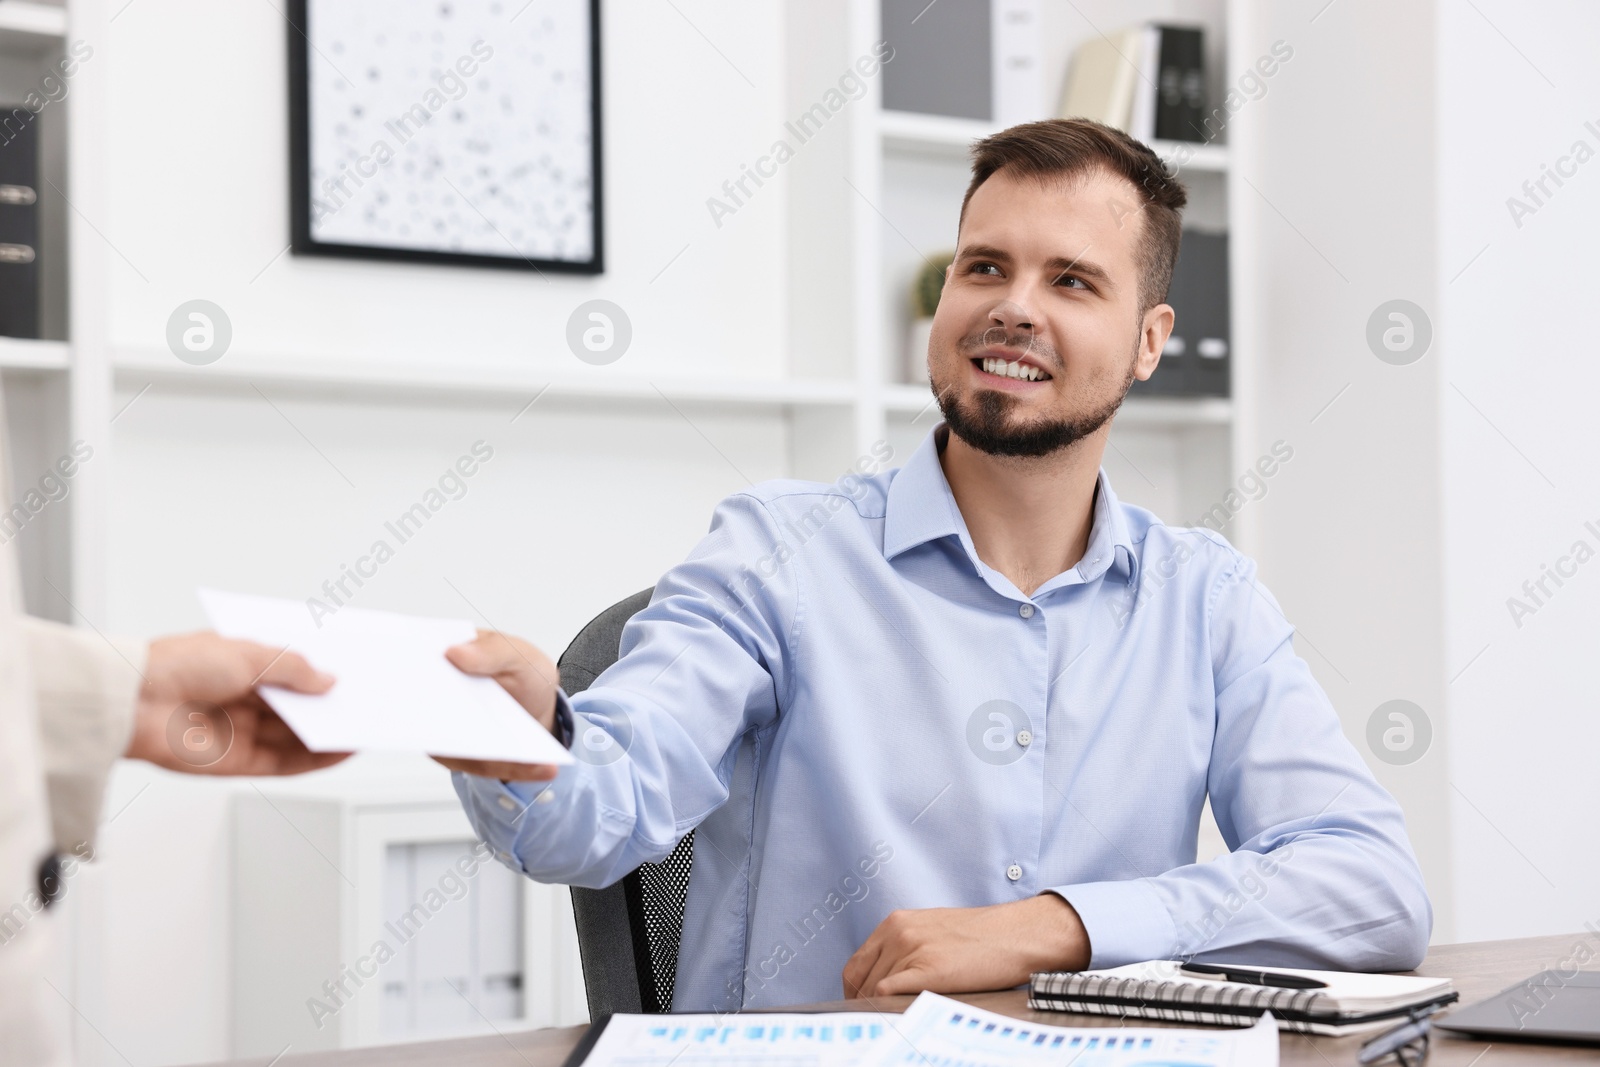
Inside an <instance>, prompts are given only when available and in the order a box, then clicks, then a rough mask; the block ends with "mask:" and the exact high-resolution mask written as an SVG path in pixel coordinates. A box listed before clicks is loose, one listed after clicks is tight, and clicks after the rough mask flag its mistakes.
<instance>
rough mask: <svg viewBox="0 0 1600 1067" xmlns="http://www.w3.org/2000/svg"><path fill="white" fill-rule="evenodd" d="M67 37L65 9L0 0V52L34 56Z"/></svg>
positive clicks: (55, 47) (52, 47)
mask: <svg viewBox="0 0 1600 1067" xmlns="http://www.w3.org/2000/svg"><path fill="white" fill-rule="evenodd" d="M66 36H67V9H66V8H64V7H56V6H54V5H52V4H33V3H26V2H24V0H0V53H7V52H9V53H11V54H13V55H16V54H21V55H36V54H38V53H40V52H45V51H51V50H53V49H57V48H60V47H61V44H62V42H63V41H64V40H66Z"/></svg>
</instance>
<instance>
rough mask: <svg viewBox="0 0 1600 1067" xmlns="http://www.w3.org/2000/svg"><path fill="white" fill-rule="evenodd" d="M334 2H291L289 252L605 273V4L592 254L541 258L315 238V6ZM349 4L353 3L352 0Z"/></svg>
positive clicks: (594, 130)
mask: <svg viewBox="0 0 1600 1067" xmlns="http://www.w3.org/2000/svg"><path fill="white" fill-rule="evenodd" d="M316 2H323V3H326V2H334V0H288V3H287V8H286V14H287V16H288V17H287V20H286V21H287V22H288V35H289V49H288V51H289V248H290V251H291V252H292V253H294V254H296V255H310V256H330V257H336V258H345V259H364V260H386V261H389V262H406V263H433V264H454V265H458V266H469V267H490V268H494V269H499V270H531V271H538V272H541V273H543V272H546V271H553V272H557V273H563V274H601V273H604V271H605V181H604V170H603V167H602V162H603V160H602V156H603V153H602V150H601V144H602V141H603V138H602V136H601V131H602V129H603V127H602V125H601V113H602V112H601V97H600V86H601V81H602V78H601V67H600V0H588V9H589V11H588V17H589V82H590V85H589V103H590V107H589V123H590V131H591V136H590V146H591V147H590V153H591V160H590V174H591V176H592V178H591V190H592V209H591V211H590V219H591V224H592V231H593V238H592V241H591V243H590V248H591V250H592V254H591V256H590V258H589V259H587V260H573V259H540V258H530V257H527V256H522V255H518V254H516V253H515V252H512V251H510V250H508V251H507V253H506V254H505V255H503V256H500V255H485V254H480V253H470V252H448V251H439V250H436V249H428V248H416V249H411V248H401V247H392V246H387V245H362V244H345V243H337V242H329V241H321V240H318V239H316V238H315V237H313V236H312V232H311V222H312V203H311V201H312V190H311V83H310V78H309V72H310V55H309V53H310V47H311V45H310V37H309V36H308V34H307V32H306V29H307V27H308V25H309V22H308V15H309V7H310V5H311V4H312V3H316ZM346 2H349V0H346Z"/></svg>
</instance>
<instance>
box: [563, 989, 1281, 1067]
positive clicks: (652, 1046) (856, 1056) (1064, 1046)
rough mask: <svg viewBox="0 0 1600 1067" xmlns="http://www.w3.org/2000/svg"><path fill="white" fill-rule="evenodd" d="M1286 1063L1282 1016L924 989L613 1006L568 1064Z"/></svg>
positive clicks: (1231, 1066)
mask: <svg viewBox="0 0 1600 1067" xmlns="http://www.w3.org/2000/svg"><path fill="white" fill-rule="evenodd" d="M1069 1061H1070V1062H1071V1063H1072V1065H1073V1067H1157V1065H1161V1067H1168V1065H1171V1064H1174V1063H1181V1064H1184V1065H1185V1067H1277V1063H1278V1030H1277V1027H1276V1025H1274V1023H1273V1020H1272V1016H1270V1015H1267V1016H1264V1017H1263V1018H1262V1019H1261V1020H1260V1021H1258V1022H1257V1023H1256V1024H1255V1025H1254V1026H1251V1027H1247V1028H1245V1029H1241V1030H1217V1029H1208V1030H1180V1029H1157V1028H1153V1027H1138V1028H1131V1027H1109V1026H1106V1027H1087V1028H1077V1027H1069V1026H1045V1025H1041V1024H1039V1023H1029V1022H1021V1021H1019V1020H1016V1019H1012V1018H1009V1017H1007V1016H1004V1015H996V1014H995V1013H994V1012H991V1011H984V1010H983V1009H981V1008H973V1007H969V1006H967V1005H965V1004H963V1003H961V1002H960V1001H957V1000H951V999H950V998H949V997H942V996H940V995H939V994H937V993H923V994H922V995H921V996H919V997H918V998H917V999H916V1000H915V1001H914V1002H913V1003H912V1005H911V1006H910V1007H909V1008H907V1009H906V1011H905V1014H903V1015H894V1014H888V1013H880V1012H829V1013H824V1014H816V1015H803V1014H795V1013H784V1014H779V1013H767V1012H759V1013H755V1012H752V1013H748V1014H736V1015H613V1016H611V1017H610V1018H609V1019H607V1020H605V1021H604V1022H601V1023H597V1024H595V1025H594V1026H593V1027H591V1028H590V1031H589V1033H588V1034H587V1035H586V1036H585V1038H584V1041H583V1043H582V1044H580V1045H579V1046H578V1048H577V1049H576V1050H575V1051H574V1052H573V1055H572V1057H571V1058H570V1059H569V1060H568V1061H567V1064H568V1067H577V1065H578V1064H580V1063H581V1064H584V1065H586V1067H668V1065H669V1064H671V1065H673V1067H757V1065H766V1064H782V1065H783V1067H901V1065H904V1067H957V1065H959V1067H1015V1065H1019V1064H1020V1065H1023V1067H1027V1065H1029V1064H1039V1065H1041V1067H1043V1065H1045V1064H1051V1065H1054V1067H1059V1065H1060V1064H1063V1063H1067V1062H1069Z"/></svg>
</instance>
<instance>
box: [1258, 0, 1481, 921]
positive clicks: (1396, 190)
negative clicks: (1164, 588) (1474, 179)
mask: <svg viewBox="0 0 1600 1067" xmlns="http://www.w3.org/2000/svg"><path fill="white" fill-rule="evenodd" d="M1325 3H1326V0H1305V2H1300V3H1293V4H1277V3H1262V4H1258V5H1255V6H1256V7H1257V8H1258V10H1259V11H1260V18H1261V22H1260V25H1259V26H1258V27H1257V30H1256V34H1257V39H1258V49H1259V52H1264V51H1265V50H1266V49H1267V48H1268V47H1269V46H1270V45H1271V43H1272V42H1274V41H1277V40H1282V41H1284V42H1285V43H1286V44H1288V45H1289V46H1290V47H1292V48H1293V50H1294V55H1293V58H1292V59H1290V60H1288V61H1287V62H1285V63H1284V64H1283V65H1282V67H1281V68H1280V69H1279V71H1278V72H1277V73H1276V74H1275V75H1274V76H1273V77H1272V78H1271V79H1270V80H1269V81H1268V82H1267V92H1266V95H1265V96H1264V97H1263V98H1261V99H1260V100H1257V101H1254V102H1251V103H1249V104H1247V105H1245V106H1246V107H1247V108H1249V109H1252V110H1251V113H1250V118H1251V119H1252V120H1253V121H1256V122H1257V123H1259V125H1258V130H1259V140H1260V154H1261V158H1260V159H1259V160H1257V161H1244V169H1243V170H1242V171H1241V173H1242V176H1243V178H1244V179H1245V180H1247V181H1249V182H1250V183H1251V185H1253V186H1254V187H1255V194H1254V195H1255V201H1256V211H1257V214H1258V218H1259V223H1258V228H1259V231H1260V234H1261V242H1262V247H1261V277H1262V279H1263V283H1264V291H1263V292H1262V294H1261V295H1260V297H1259V298H1258V299H1259V303H1260V306H1261V307H1262V314H1263V320H1264V321H1263V322H1262V324H1261V330H1262V332H1261V337H1260V340H1259V344H1260V347H1261V350H1262V358H1261V360H1260V361H1259V367H1258V374H1259V381H1258V389H1259V397H1258V404H1257V409H1256V411H1255V412H1254V417H1255V420H1256V424H1257V426H1258V433H1259V441H1258V444H1257V446H1256V447H1257V449H1259V450H1260V451H1265V450H1266V448H1267V447H1268V445H1270V443H1271V442H1273V441H1275V440H1279V439H1281V440H1283V441H1285V442H1286V443H1288V444H1289V445H1290V446H1291V447H1292V448H1293V449H1294V458H1293V460H1292V461H1291V462H1289V463H1288V464H1286V465H1285V466H1284V468H1283V469H1282V470H1281V471H1280V472H1279V474H1278V475H1277V476H1276V477H1275V478H1274V480H1273V482H1272V484H1271V487H1270V491H1269V493H1268V495H1267V496H1266V498H1265V499H1263V500H1262V501H1261V502H1260V504H1258V505H1254V506H1256V507H1259V509H1260V511H1259V523H1260V526H1259V529H1260V541H1261V544H1262V550H1261V551H1260V553H1259V556H1260V562H1261V575H1262V580H1263V581H1264V582H1265V584H1266V585H1267V587H1268V588H1270V589H1271V590H1272V591H1273V592H1274V594H1276V596H1277V597H1278V600H1279V602H1280V603H1281V604H1282V606H1283V609H1284V613H1285V615H1286V616H1287V617H1288V619H1289V620H1290V621H1291V622H1293V623H1294V624H1295V625H1296V627H1297V628H1298V631H1297V641H1296V645H1297V648H1298V650H1299V652H1300V654H1301V656H1303V657H1304V658H1305V659H1306V660H1307V662H1309V663H1310V665H1311V668H1312V670H1313V671H1314V672H1315V674H1316V676H1317V678H1318V680H1319V681H1320V682H1321V683H1322V685H1323V687H1324V688H1325V689H1326V690H1327V692H1328V695H1329V697H1330V698H1331V699H1332V700H1333V703H1334V706H1335V707H1337V708H1338V709H1339V713H1340V717H1341V718H1342V720H1343V722H1344V727H1345V733H1346V734H1347V735H1348V736H1349V737H1350V738H1351V740H1352V741H1354V742H1355V744H1356V745H1357V747H1358V749H1360V750H1361V751H1362V754H1363V755H1364V756H1366V757H1367V759H1368V763H1369V764H1370V765H1371V766H1372V767H1373V769H1374V771H1375V772H1376V773H1377V775H1378V777H1379V779H1380V780H1381V781H1382V782H1383V783H1384V785H1385V786H1387V787H1388V788H1389V789H1390V790H1391V791H1392V792H1394V793H1395V795H1396V796H1397V797H1398V798H1399V799H1400V801H1401V803H1402V804H1403V805H1404V807H1405V810H1406V816H1407V823H1408V827H1409V829H1410V832H1411V838H1412V841H1413V843H1414V844H1415V846H1416V849H1417V853H1418V856H1419V858H1420V860H1421V861H1422V865H1423V872H1424V874H1425V875H1426V877H1427V881H1428V888H1429V892H1430V895H1431V897H1432V899H1433V903H1434V909H1435V929H1434V937H1435V940H1436V941H1437V940H1444V941H1448V940H1450V939H1451V938H1452V934H1453V932H1454V926H1453V922H1452V897H1453V886H1452V884H1451V873H1452V868H1451V865H1450V842H1451V824H1450V805H1449V801H1448V792H1449V788H1448V785H1447V782H1446V777H1447V771H1446V764H1447V757H1446V751H1447V744H1448V735H1449V725H1450V723H1449V715H1448V711H1447V706H1446V692H1445V690H1446V679H1447V678H1448V676H1449V672H1448V671H1447V667H1448V660H1447V656H1446V654H1445V647H1444V639H1443V635H1442V627H1443V625H1444V607H1443V605H1442V603H1441V597H1440V589H1441V580H1442V570H1443V561H1442V559H1441V557H1440V551H1439V549H1440V543H1441V538H1442V537H1443V536H1444V533H1445V529H1444V524H1443V523H1442V521H1441V515H1440V507H1439V465H1440V454H1439V450H1440V444H1439V408H1440V402H1441V401H1440V397H1439V380H1438V379H1439V372H1438V366H1439V363H1438V360H1437V357H1436V356H1429V357H1427V358H1424V359H1423V360H1422V361H1420V362H1417V363H1414V364H1412V365H1410V366H1407V367H1397V366H1391V365H1389V364H1386V363H1383V362H1381V361H1379V360H1378V358H1377V357H1376V356H1374V355H1373V353H1372V352H1371V351H1370V350H1369V349H1368V347H1367V344H1366V339H1365V330H1366V323H1367V319H1368V317H1369V315H1370V314H1371V313H1372V311H1373V309H1374V308H1376V307H1377V306H1378V305H1379V304H1381V303H1383V302H1384V301H1387V300H1390V299H1394V298H1404V299H1409V300H1413V301H1415V302H1417V303H1419V304H1421V305H1423V306H1425V307H1429V308H1432V307H1434V306H1435V305H1436V297H1435V295H1434V294H1435V291H1436V289H1435V285H1436V264H1435V258H1436V255H1437V252H1436V246H1437V229H1436V226H1437V223H1436V219H1435V212H1434V207H1433V204H1434V181H1435V173H1436V150H1435V141H1434V138H1435V122H1436V116H1435V106H1434V100H1433V93H1432V89H1431V86H1432V84H1433V74H1432V72H1433V69H1434V63H1435V44H1434V26H1433V15H1432V5H1431V4H1423V3H1416V4H1387V3H1382V2H1380V0H1340V2H1339V3H1335V4H1333V5H1330V6H1327V7H1326V9H1324V5H1325ZM1319 12H1320V14H1319ZM1258 54H1259V53H1258ZM1249 58H1250V59H1253V58H1254V57H1253V56H1251V57H1249ZM1248 61H1249V59H1247V62H1248ZM1335 397H1338V399H1337V400H1335V399H1334V398H1335ZM1330 402H1332V406H1331V407H1330V406H1328V405H1329V404H1330ZM1394 699H1403V700H1409V701H1412V702H1414V703H1415V704H1417V705H1418V706H1420V707H1421V708H1422V709H1423V710H1424V713H1425V714H1426V715H1427V716H1428V717H1429V718H1430V720H1431V721H1432V724H1433V727H1434V738H1433V742H1432V745H1431V747H1430V749H1429V751H1427V752H1426V754H1425V755H1423V756H1422V758H1421V759H1419V760H1417V761H1416V762H1414V763H1411V764H1409V765H1405V766H1391V765H1389V764H1386V763H1384V762H1381V761H1380V760H1379V759H1377V758H1376V756H1375V755H1374V754H1373V753H1372V751H1371V749H1370V748H1369V746H1368V745H1367V744H1366V741H1365V738H1366V729H1367V722H1368V719H1369V717H1370V716H1371V715H1372V714H1373V712H1374V711H1375V710H1376V709H1377V708H1378V706H1379V705H1381V704H1383V703H1385V702H1387V701H1389V700H1394Z"/></svg>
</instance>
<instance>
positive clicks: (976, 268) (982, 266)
mask: <svg viewBox="0 0 1600 1067" xmlns="http://www.w3.org/2000/svg"><path fill="white" fill-rule="evenodd" d="M990 271H993V272H994V273H995V274H999V273H1000V268H999V267H997V266H995V265H994V264H993V263H974V264H973V265H972V266H970V267H968V268H967V273H968V274H987V273H989V272H990Z"/></svg>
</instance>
